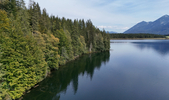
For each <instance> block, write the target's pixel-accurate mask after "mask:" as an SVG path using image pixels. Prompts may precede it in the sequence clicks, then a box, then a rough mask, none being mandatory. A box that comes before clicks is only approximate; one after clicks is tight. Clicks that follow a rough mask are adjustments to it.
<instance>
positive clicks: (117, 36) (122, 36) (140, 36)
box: [110, 33, 166, 39]
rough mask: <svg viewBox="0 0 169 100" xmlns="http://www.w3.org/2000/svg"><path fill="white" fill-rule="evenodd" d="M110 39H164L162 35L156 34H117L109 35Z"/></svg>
mask: <svg viewBox="0 0 169 100" xmlns="http://www.w3.org/2000/svg"><path fill="white" fill-rule="evenodd" d="M110 38H111V39H137V38H138V39H144V38H166V36H164V35H158V34H146V33H140V34H138V33H137V34H123V33H117V34H110Z"/></svg>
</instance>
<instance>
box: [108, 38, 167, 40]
mask: <svg viewBox="0 0 169 100" xmlns="http://www.w3.org/2000/svg"><path fill="white" fill-rule="evenodd" d="M168 39H169V38H114V39H110V40H168Z"/></svg>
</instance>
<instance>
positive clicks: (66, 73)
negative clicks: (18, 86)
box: [23, 52, 110, 100]
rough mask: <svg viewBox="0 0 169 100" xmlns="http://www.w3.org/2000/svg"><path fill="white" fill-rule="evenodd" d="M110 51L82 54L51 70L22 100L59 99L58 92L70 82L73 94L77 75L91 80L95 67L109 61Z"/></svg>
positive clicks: (62, 90)
mask: <svg viewBox="0 0 169 100" xmlns="http://www.w3.org/2000/svg"><path fill="white" fill-rule="evenodd" d="M109 57H110V52H102V53H94V54H89V55H84V56H82V57H80V58H78V59H77V60H76V61H72V62H69V63H67V64H66V65H65V66H61V68H60V69H59V70H58V71H55V72H53V73H52V74H51V75H50V76H49V77H47V78H46V79H45V80H44V81H42V82H41V83H39V86H38V87H36V88H35V89H32V90H31V92H30V93H27V94H25V95H24V96H23V100H59V99H60V93H66V91H67V88H68V86H69V85H70V84H72V85H73V90H74V94H76V92H77V90H78V77H79V75H85V74H86V75H87V76H90V78H91V80H92V77H93V74H94V70H95V69H100V67H101V65H102V64H103V63H107V62H108V61H109Z"/></svg>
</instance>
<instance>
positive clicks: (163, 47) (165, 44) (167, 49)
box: [132, 40, 169, 55]
mask: <svg viewBox="0 0 169 100" xmlns="http://www.w3.org/2000/svg"><path fill="white" fill-rule="evenodd" d="M132 43H134V44H136V45H135V46H136V47H137V48H139V49H141V50H143V49H153V50H155V51H157V52H158V53H159V54H161V55H167V54H168V53H169V41H166V40H163V41H159V42H158V41H157V42H132Z"/></svg>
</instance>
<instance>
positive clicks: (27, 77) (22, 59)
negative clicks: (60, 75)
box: [0, 0, 110, 100]
mask: <svg viewBox="0 0 169 100" xmlns="http://www.w3.org/2000/svg"><path fill="white" fill-rule="evenodd" d="M109 49H110V37H109V34H107V33H106V32H105V31H104V30H103V31H101V30H99V29H98V28H96V27H95V26H94V25H93V24H92V21H91V20H87V21H84V20H83V19H80V20H78V19H75V20H71V19H66V18H64V17H63V18H59V17H56V16H53V15H49V14H48V13H47V11H46V9H43V10H42V9H41V8H40V6H39V4H38V3H36V2H34V1H31V2H30V4H29V7H28V8H26V7H25V3H24V1H23V0H0V100H2V99H3V100H4V99H8V100H10V99H18V98H20V97H21V96H22V95H23V94H24V93H25V92H26V91H27V90H29V89H31V88H32V87H33V86H35V85H36V84H37V83H38V82H40V81H42V80H43V79H44V78H45V77H46V76H47V75H48V74H49V73H50V72H51V70H53V69H58V68H59V66H60V65H64V64H65V63H66V62H68V61H71V60H74V59H75V58H76V57H78V56H80V55H82V54H85V53H91V52H100V51H106V50H109ZM79 67H80V66H79Z"/></svg>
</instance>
